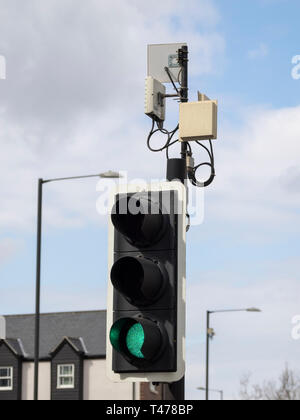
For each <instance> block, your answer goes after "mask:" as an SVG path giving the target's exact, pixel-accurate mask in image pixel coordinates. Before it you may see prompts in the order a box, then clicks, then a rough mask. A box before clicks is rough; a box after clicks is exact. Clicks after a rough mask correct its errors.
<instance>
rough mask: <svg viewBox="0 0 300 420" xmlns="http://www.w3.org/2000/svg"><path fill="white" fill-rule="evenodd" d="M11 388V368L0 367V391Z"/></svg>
mask: <svg viewBox="0 0 300 420" xmlns="http://www.w3.org/2000/svg"><path fill="white" fill-rule="evenodd" d="M12 390H13V368H12V367H0V391H12Z"/></svg>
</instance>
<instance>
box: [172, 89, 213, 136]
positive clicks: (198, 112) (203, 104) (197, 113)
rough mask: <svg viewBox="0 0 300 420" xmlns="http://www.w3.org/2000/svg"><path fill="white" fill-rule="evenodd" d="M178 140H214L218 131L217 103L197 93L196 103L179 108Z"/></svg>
mask: <svg viewBox="0 0 300 420" xmlns="http://www.w3.org/2000/svg"><path fill="white" fill-rule="evenodd" d="M179 107H180V108H179V140H180V141H181V142H185V141H196V140H197V141H202V140H215V139H216V138H217V129H218V101H212V100H210V99H209V98H208V97H207V96H206V95H204V94H202V93H200V92H198V102H186V103H181V104H180V106H179Z"/></svg>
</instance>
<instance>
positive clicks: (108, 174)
mask: <svg viewBox="0 0 300 420" xmlns="http://www.w3.org/2000/svg"><path fill="white" fill-rule="evenodd" d="M120 177H121V176H120V174H119V173H116V172H111V171H109V172H106V173H102V174H97V175H83V176H73V177H69V178H55V179H47V180H44V179H39V180H38V209H37V254H36V255H37V257H36V303H35V336H34V400H35V401H37V400H38V388H39V359H40V304H41V251H42V207H43V185H44V184H47V183H50V182H58V181H70V180H75V179H84V178H120Z"/></svg>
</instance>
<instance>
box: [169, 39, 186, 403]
mask: <svg viewBox="0 0 300 420" xmlns="http://www.w3.org/2000/svg"><path fill="white" fill-rule="evenodd" d="M188 54H189V52H188V47H187V46H186V45H183V46H182V48H181V49H180V51H179V62H180V63H181V69H182V70H181V90H180V98H181V102H188V100H189V99H188V92H189V88H188ZM186 158H187V144H186V143H185V142H182V144H181V158H179V159H168V162H167V180H168V181H173V180H174V179H177V180H180V181H181V182H182V183H183V184H185V182H186V179H187V164H186ZM165 387H167V390H165V389H164V390H163V395H165V394H171V396H172V397H173V399H174V400H178V401H183V400H184V399H185V377H183V378H182V379H181V380H180V381H178V382H174V383H172V384H168V385H165ZM165 391H166V392H165ZM163 399H165V398H164V396H163Z"/></svg>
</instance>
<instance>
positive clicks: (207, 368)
mask: <svg viewBox="0 0 300 420" xmlns="http://www.w3.org/2000/svg"><path fill="white" fill-rule="evenodd" d="M227 312H261V310H260V309H257V308H248V309H227V310H222V311H207V313H206V328H207V329H206V387H205V393H206V401H208V400H209V340H210V338H211V336H212V330H211V329H210V315H211V314H220V313H227Z"/></svg>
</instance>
